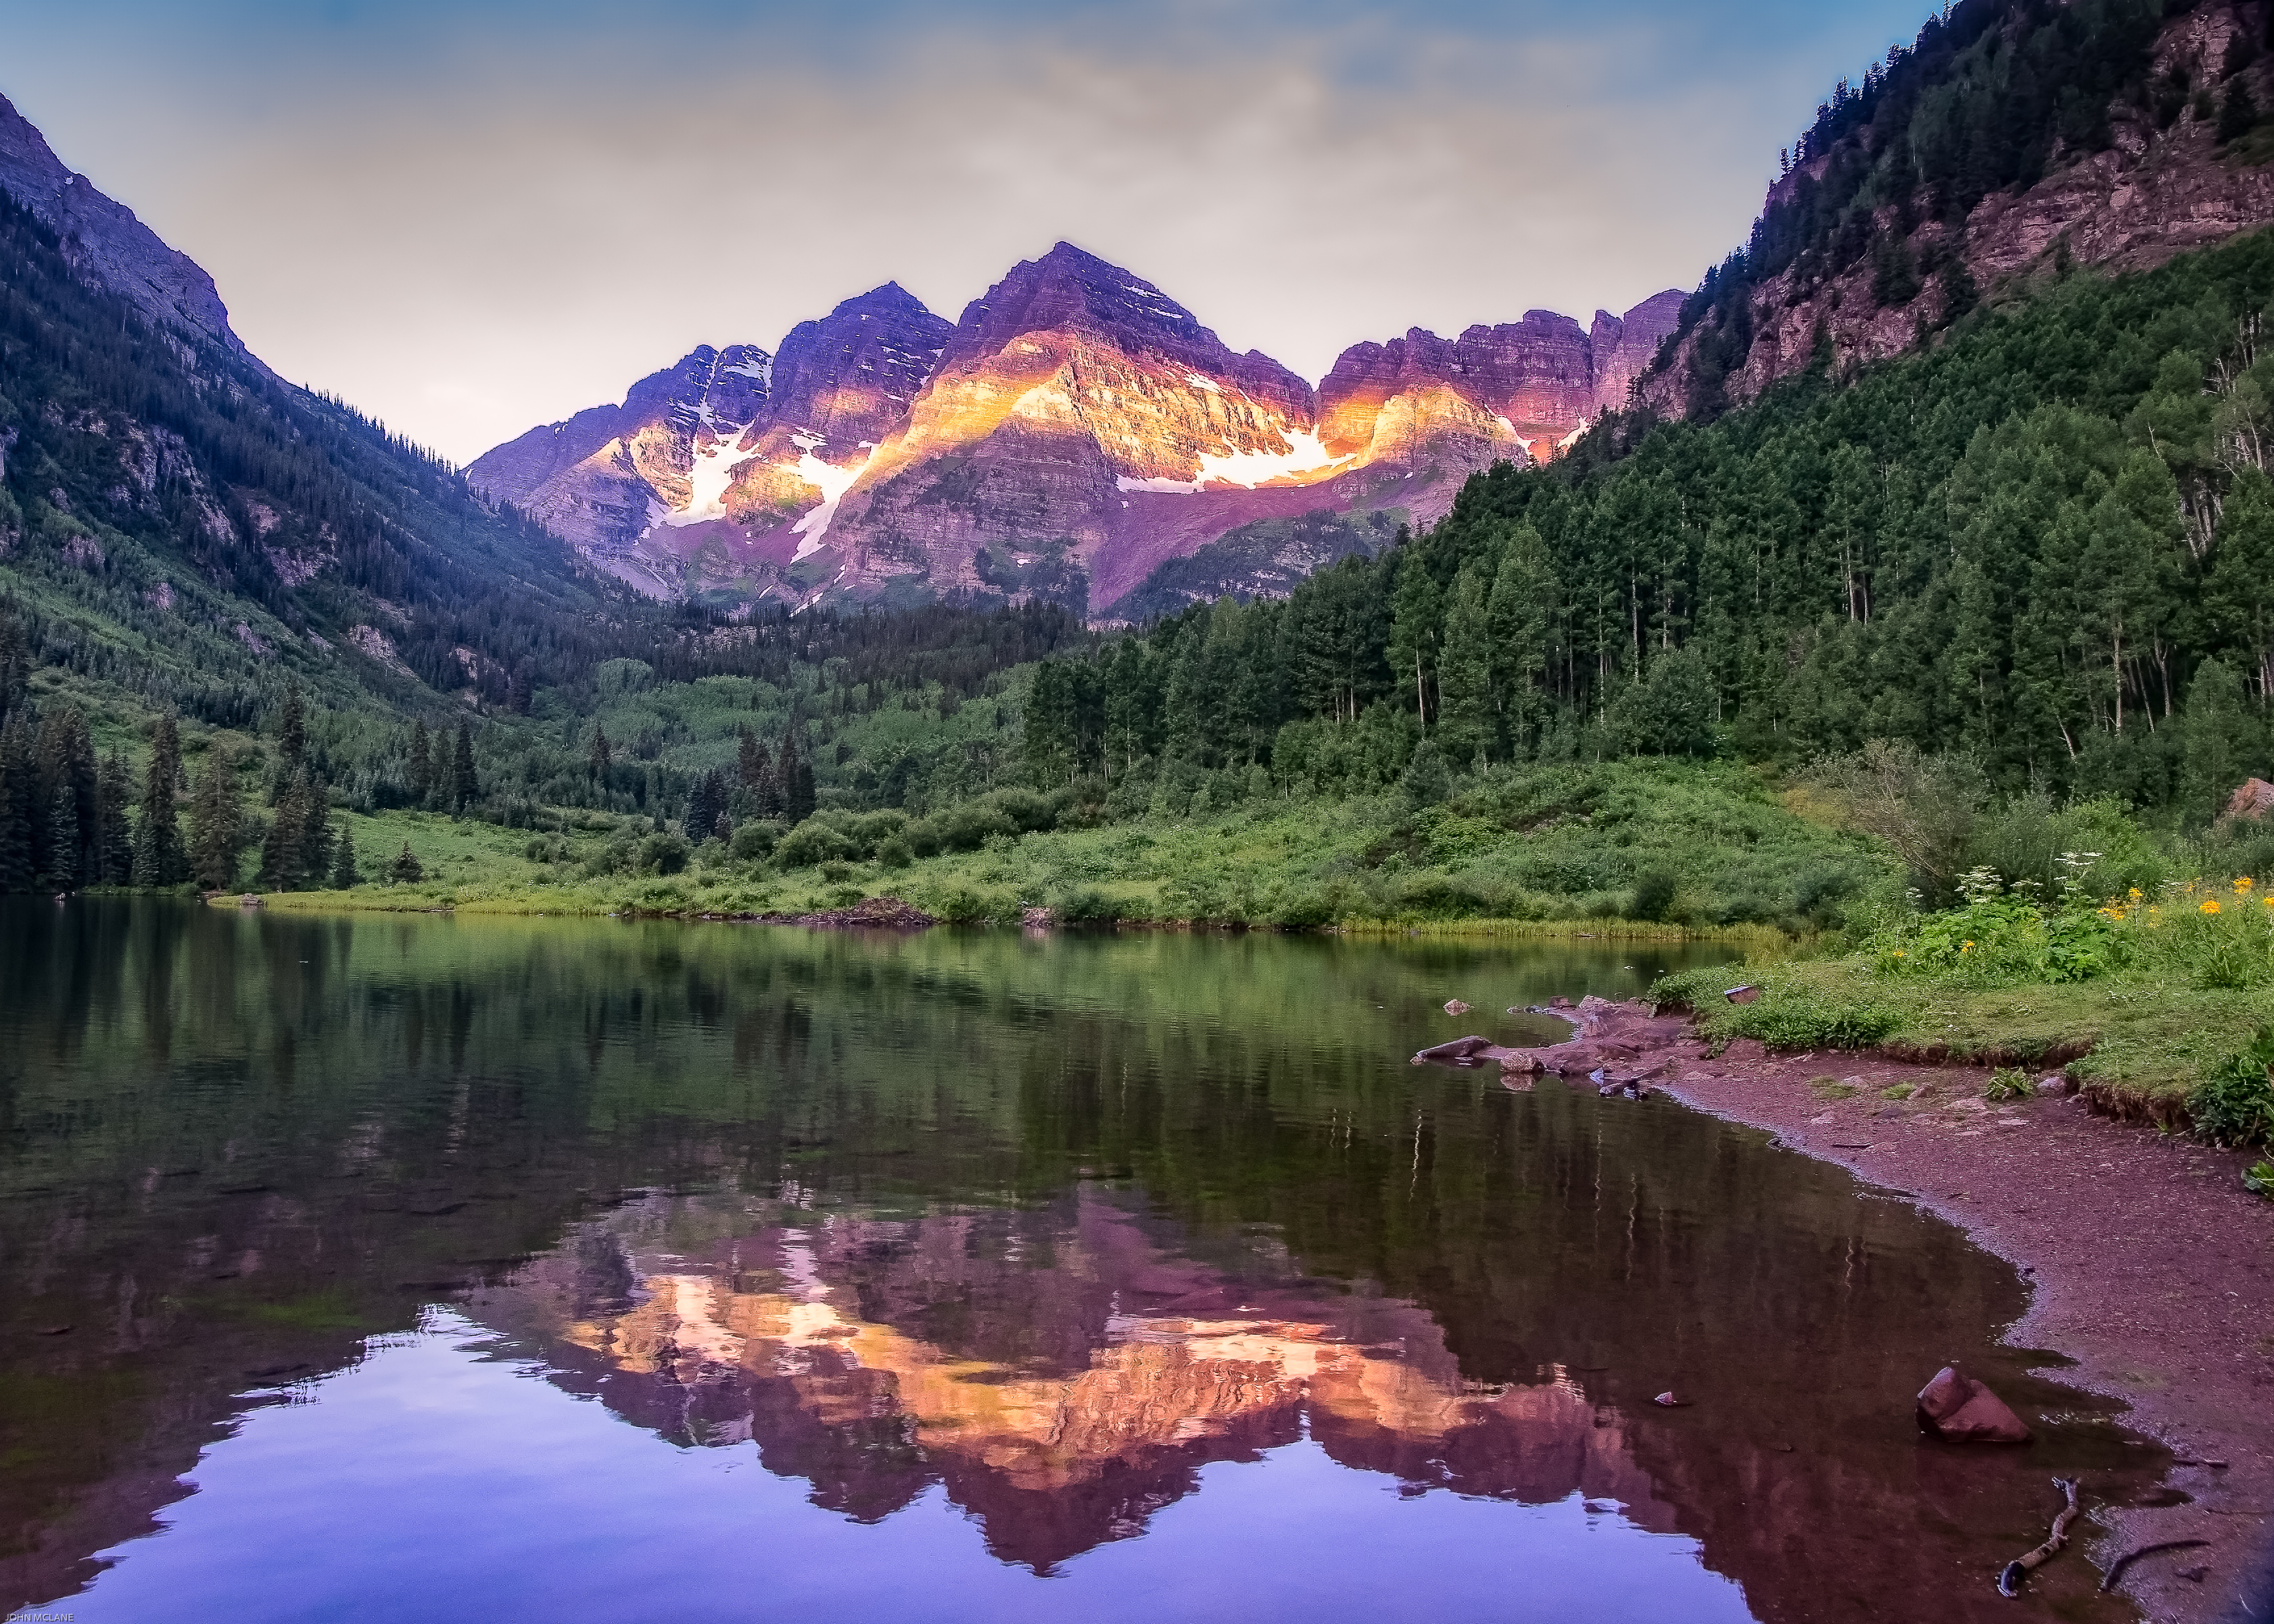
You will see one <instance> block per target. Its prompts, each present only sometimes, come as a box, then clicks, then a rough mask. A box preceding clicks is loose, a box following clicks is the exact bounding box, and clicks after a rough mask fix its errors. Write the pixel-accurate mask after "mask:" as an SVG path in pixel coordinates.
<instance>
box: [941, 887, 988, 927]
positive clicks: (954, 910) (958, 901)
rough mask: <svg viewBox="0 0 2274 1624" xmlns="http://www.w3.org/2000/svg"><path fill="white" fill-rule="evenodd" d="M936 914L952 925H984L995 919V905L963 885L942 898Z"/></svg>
mask: <svg viewBox="0 0 2274 1624" xmlns="http://www.w3.org/2000/svg"><path fill="white" fill-rule="evenodd" d="M936 912H937V914H939V916H940V917H941V918H942V919H944V920H945V921H947V922H948V923H949V924H951V925H983V924H985V923H987V922H988V921H990V920H992V919H993V918H994V917H995V906H994V905H993V904H992V903H990V902H989V901H988V900H987V898H984V897H983V896H981V895H980V894H979V893H978V892H977V891H973V890H971V889H970V888H969V887H968V886H963V885H959V886H957V887H956V888H955V889H954V890H953V891H949V892H948V893H947V894H946V895H945V896H944V897H942V898H940V899H939V905H938V906H937V910H936Z"/></svg>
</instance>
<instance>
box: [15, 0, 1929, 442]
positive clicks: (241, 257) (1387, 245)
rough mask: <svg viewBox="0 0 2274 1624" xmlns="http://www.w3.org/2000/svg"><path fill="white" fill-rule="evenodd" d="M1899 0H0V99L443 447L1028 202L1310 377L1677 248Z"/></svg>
mask: <svg viewBox="0 0 2274 1624" xmlns="http://www.w3.org/2000/svg"><path fill="white" fill-rule="evenodd" d="M1925 10H1926V8H1925V5H1924V4H1923V3H1922V0H1843V3H1842V4H1834V5H1826V4H1822V0H1690V3H1689V4H1671V3H1666V0H1587V3H1585V4H1571V3H1570V0H1555V3H1554V4H1548V3H1546V0H1502V3H1501V4H1491V3H1489V0H1420V3H1418V4H1405V5H1399V6H1388V5H1382V4H1367V3H1365V0H1167V3H1165V4H1143V3H1132V0H1123V3H1118V4H1088V3H1087V0H986V3H984V4H938V3H934V4H916V3H915V0H863V3H862V4H859V5H857V6H851V5H833V4H812V3H811V0H807V3H805V4H799V5H796V6H791V5H787V4H774V3H772V0H757V3H752V0H742V3H741V4H728V3H727V0H679V3H676V4H654V5H640V4H619V3H614V0H611V3H610V4H591V3H589V0H299V3H297V4H296V3H292V0H207V3H205V4H199V5H196V6H184V5H182V4H178V0H74V3H73V4H71V5H68V6H64V5H56V4H52V0H0V38H4V39H5V40H6V41H8V47H7V49H6V52H5V54H4V56H0V93H4V94H6V95H7V96H8V97H9V98H10V99H11V100H12V101H13V102H15V103H16V104H17V106H18V107H19V109H21V110H22V112H23V113H24V114H25V116H26V117H28V118H30V119H31V120H32V121H33V123H34V124H38V125H39V126H40V127H41V129H42V130H43V131H44V132H46V133H47V135H48V138H49V140H50V142H51V143H52V144H53V145H54V146H55V147H56V151H57V152H58V153H59V154H61V156H62V157H63V159H64V162H66V163H68V164H70V165H71V166H72V168H74V169H79V170H81V171H83V172H84V173H86V174H87V175H88V176H89V177H92V178H93V180H94V182H95V184H97V185H98V186H100V187H101V188H102V190H104V191H106V192H109V193H110V194H111V195H112V196H114V197H117V198H118V199H121V200H122V201H124V202H125V203H127V204H128V205H130V206H131V207H133V208H134V209H135V210H136V211H137V212H138V213H139V214H141V215H142V217H143V218H144V219H145V220H146V221H147V222H150V224H151V225H153V226H154V228H155V229H157V230H158V232H159V234H160V235H161V236H162V237H165V238H166V239H167V240H168V241H169V242H171V243H173V244H175V245H176V246H177V247H179V248H182V249H184V251H186V252H188V253H190V254H191V255H192V257H193V258H195V259H198V260H199V261H200V262H201V263H202V264H203V265H204V266H205V267H207V269H208V270H210V271H211V272H212V273H213V274H214V275H215V279H216V280H217V281H218V282H220V284H221V290H222V297H223V298H224V299H226V300H227V301H228V303H229V306H230V312H231V314H232V316H233V318H234V320H235V321H236V325H237V330H238V332H239V333H241V334H242V335H244V337H245V340H246V342H248V343H250V344H251V345H252V348H253V349H254V350H255V351H257V352H258V353H259V354H260V355H261V356H262V357H264V358H266V359H267V361H268V362H269V363H270V364H271V365H274V366H275V368H276V369H277V370H278V371H279V372H282V373H284V374H285V375H286V376H287V377H290V378H293V379H296V380H305V381H307V382H310V383H313V384H318V385H320V386H322V387H326V388H328V389H332V390H335V391H337V392H339V393H341V394H343V395H346V396H347V397H348V398H349V399H350V400H351V401H353V402H356V403H357V404H358V405H359V406H361V407H363V408H364V409H365V410H368V411H372V412H374V413H376V414H377V415H379V416H380V417H384V418H385V419H386V420H387V421H388V423H389V424H390V425H392V426H394V427H395V428H397V429H400V430H402V431H403V432H407V433H409V434H410V435H411V436H413V437H414V438H416V439H418V440H423V441H425V442H426V443H428V444H430V445H433V446H434V447H437V448H438V449H440V450H441V451H442V452H444V453H445V454H446V455H449V456H452V457H454V458H456V459H458V460H461V461H464V460H468V459H471V457H473V456H474V455H478V453H480V452H481V451H482V450H484V449H486V447H489V446H490V445H492V444H493V443H495V442H496V441H498V440H503V439H506V438H508V437H510V436H511V435H513V434H516V433H518V432H520V431H522V430H523V429H524V428H527V427H529V426H530V425H532V424H536V423H540V422H546V421H550V420H553V419H555V418H558V417H564V416H566V415H567V414H568V413H569V412H570V411H572V410H576V409H577V408H579V407H582V406H586V405H591V404H593V403H595V402H600V401H603V400H613V399H617V398H620V397H621V395H622V392H623V389H624V387H625V385H626V384H628V383H629V382H630V381H631V380H633V379H635V378H636V377H638V376H640V375H641V374H643V373H645V372H651V371H654V370H655V369H656V368H658V367H659V366H661V365H666V364H667V363H668V362H670V361H672V360H673V359H674V358H676V357H678V356H680V355H681V354H683V353H685V351H686V350H689V348H691V347H692V346H693V345H695V344H697V343H700V342H712V343H722V344H723V343H729V342H757V343H762V344H764V345H766V346H767V347H768V348H772V347H773V346H774V345H775V344H776V343H778V342H779V340H780V338H781V335H782V334H783V333H784V332H785V331H787V329H788V328H789V327H791V326H792V325H793V324H794V323H795V322H797V321H799V320H803V319H804V318H806V317H809V316H813V315H817V314H820V313H822V312H825V311H826V310H827V309H828V308H829V307H830V306H831V305H834V304H836V303H837V302H838V301H839V300H840V299H841V298H844V297H847V296H849V295H851V294H853V293H855V292H858V291H860V290H862V289H865V288H869V287H871V286H874V285H876V284H877V283H879V282H885V281H887V280H895V279H896V280H898V281H899V282H900V283H901V284H902V285H904V286H906V287H907V288H908V289H910V290H911V291H913V292H915V294H916V295H917V296H918V297H921V298H922V299H923V300H924V301H925V302H926V303H927V304H929V305H931V306H932V308H933V309H935V310H937V311H939V312H942V313H944V314H946V315H948V316H951V317H953V316H954V315H956V314H958V313H960V312H961V310H962V307H963V305H965V303H966V302H967V301H968V300H970V299H972V298H975V297H978V296H979V295H980V294H981V293H982V292H983V291H984V289H986V287H987V286H988V284H989V283H990V282H993V281H994V280H995V279H997V278H998V277H999V276H1000V275H1001V274H1002V273H1003V272H1004V271H1005V269H1006V268H1008V267H1009V266H1010V265H1011V264H1012V263H1013V262H1014V261H1016V260H1018V259H1024V258H1030V257H1032V256H1033V255H1035V254H1036V253H1039V252H1043V250H1045V249H1047V248H1048V247H1049V246H1050V244H1052V243H1053V242H1055V241H1057V240H1058V239H1059V238H1060V237H1065V238H1067V239H1070V240H1072V241H1073V242H1075V243H1078V244H1081V245H1082V246H1083V247H1085V248H1088V249H1090V250H1092V251H1093V252H1097V253H1100V254H1103V255H1104V256H1106V257H1107V258H1109V259H1114V260H1116V261H1117V262H1118V263H1120V264H1123V265H1125V266H1126V267H1129V268H1131V269H1133V270H1134V271H1136V272H1137V273H1138V274H1141V275H1143V276H1146V277H1148V278H1149V279H1150V280H1151V281H1153V282H1156V283H1157V284H1159V285H1160V286H1161V287H1162V288H1163V289H1165V290H1166V291H1167V292H1168V293H1169V294H1170V295H1171V296H1172V297H1175V298H1177V299H1178V300H1180V301H1182V302H1183V303H1184V304H1185V305H1186V306H1187V307H1189V308H1190V309H1192V310H1193V312H1195V313H1196V314H1197V315H1198V316H1199V317H1200V318H1201V320H1203V321H1205V322H1207V323H1208V324H1209V325H1210V326H1212V327H1215V328H1216V330H1217V332H1218V333H1219V334H1221V335H1222V336H1223V337H1224V340H1225V341H1226V342H1229V343H1231V345H1233V346H1234V347H1235V348H1239V349H1249V348H1254V349H1259V350H1264V351H1266V352H1268V353H1269V354H1271V355H1273V356H1275V357H1278V358H1279V359H1280V360H1282V361H1284V362H1285V363H1286V364H1287V365H1290V366H1291V367H1293V368H1294V369H1295V370H1296V371H1297V372H1303V373H1305V374H1306V375H1308V376H1310V377H1312V378H1314V379H1315V378H1317V377H1319V376H1320V375H1321V374H1322V373H1323V372H1325V371H1326V369H1327V368H1328V367H1329V365H1331V364H1332V363H1333V360H1334V357H1335V356H1336V354H1337V352H1338V351H1339V350H1342V349H1343V348H1344V346H1345V345H1347V344H1350V343H1352V342H1357V341H1359V340H1360V339H1367V338H1377V339H1378V338H1386V337H1389V336H1391V335H1395V334H1397V333H1401V332H1403V331H1404V329H1405V328H1407V327H1430V328H1434V329H1435V330H1437V331H1439V332H1444V333H1450V332H1454V331H1457V329H1459V328H1460V327H1465V326H1467V325H1468V324H1470V323H1472V322H1478V321H1483V322H1493V321H1505V320H1516V319H1517V318H1518V317H1520V316H1521V315H1522V314H1523V312H1525V310H1527V309H1532V308H1535V307H1544V308H1547V309H1554V310H1561V311H1565V312H1570V313H1571V314H1574V315H1577V316H1578V317H1580V318H1581V319H1582V320H1585V318H1586V317H1587V316H1588V315H1589V314H1591V313H1592V312H1593V311H1594V309H1595V308H1596V307H1597V306H1598V305H1602V306H1608V307H1609V308H1611V309H1613V310H1621V309H1624V308H1625V307H1627V306H1628V305H1632V304H1635V303H1637V302H1638V301H1640V300H1641V299H1643V298H1645V297H1648V296H1649V295H1650V294H1652V293H1653V292H1655V291H1657V290H1658V289H1661V288H1665V287H1670V286H1682V287H1688V286H1690V285H1694V284H1695V282H1697V280H1698V277H1699V275H1700V274H1702V273H1703V272H1704V270H1705V268H1706V266H1707V265H1708V264H1710V263H1711V262H1713V260H1715V259H1719V258H1720V257H1721V255H1722V254H1723V253H1724V252H1727V251H1728V249H1729V248H1730V247H1732V246H1734V245H1735V244H1736V243H1737V242H1739V241H1741V240H1742V239H1743V235H1744V232H1745V230H1746V229H1747V227H1748V225H1749V224H1750V222H1751V219H1752V216H1753V214H1754V213H1755V211H1756V210H1757V209H1758V206H1759V202H1760V196H1761V192H1762V190H1763V188H1764V187H1765V186H1766V184H1767V182H1768V180H1769V178H1770V177H1772V175H1773V173H1774V170H1775V166H1776V155H1777V150H1778V148H1779V147H1781V146H1784V145H1786V144H1788V142H1790V141H1791V140H1792V139H1795V138H1796V136H1797V135H1798V133H1799V132H1800V130H1801V129H1802V128H1803V126H1804V125H1805V124H1806V123H1807V121H1808V119H1809V117H1811V113H1812V111H1813V109H1814V107H1815V104H1816V103H1817V102H1818V100H1819V99H1820V98H1821V97H1822V96H1823V95H1824V94H1825V93H1826V91H1827V90H1828V89H1829V87H1830V86H1831V85H1832V82H1833V81H1834V79H1837V78H1839V77H1840V76H1841V75H1842V74H1849V75H1854V74H1857V73H1860V71H1862V69H1863V68H1864V65H1865V64H1867V63H1869V62H1870V61H1871V59H1872V58H1873V57H1874V56H1877V55H1878V54H1879V53H1880V52H1881V51H1883V50H1884V49H1886V47H1887V45H1889V44H1890V43H1892V42H1894V41H1899V40H1903V39H1907V38H1909V37H1910V36H1911V35H1913V34H1915V33H1916V29H1917V26H1918V25H1919V23H1920V22H1921V21H1922V20H1923V19H1924V16H1925Z"/></svg>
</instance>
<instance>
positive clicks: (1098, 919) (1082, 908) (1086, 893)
mask: <svg viewBox="0 0 2274 1624" xmlns="http://www.w3.org/2000/svg"><path fill="white" fill-rule="evenodd" d="M1051 911H1052V912H1053V913H1055V914H1057V915H1058V918H1059V919H1061V920H1063V921H1065V923H1067V924H1069V925H1110V924H1111V923H1112V922H1113V921H1115V920H1118V919H1119V918H1120V917H1121V915H1122V913H1123V912H1124V910H1123V907H1122V905H1121V903H1120V902H1119V901H1118V899H1116V898H1112V897H1109V896H1107V895H1106V894H1105V893H1104V892H1103V891H1098V890H1096V889H1095V888H1093V887H1090V886H1082V887H1081V888H1080V889H1078V890H1074V891H1068V892H1066V894H1065V896H1064V897H1062V898H1059V900H1058V904H1057V906H1055V907H1054V908H1053V909H1052V910H1051Z"/></svg>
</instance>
